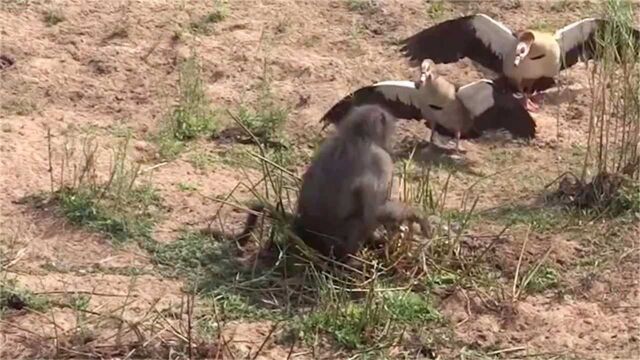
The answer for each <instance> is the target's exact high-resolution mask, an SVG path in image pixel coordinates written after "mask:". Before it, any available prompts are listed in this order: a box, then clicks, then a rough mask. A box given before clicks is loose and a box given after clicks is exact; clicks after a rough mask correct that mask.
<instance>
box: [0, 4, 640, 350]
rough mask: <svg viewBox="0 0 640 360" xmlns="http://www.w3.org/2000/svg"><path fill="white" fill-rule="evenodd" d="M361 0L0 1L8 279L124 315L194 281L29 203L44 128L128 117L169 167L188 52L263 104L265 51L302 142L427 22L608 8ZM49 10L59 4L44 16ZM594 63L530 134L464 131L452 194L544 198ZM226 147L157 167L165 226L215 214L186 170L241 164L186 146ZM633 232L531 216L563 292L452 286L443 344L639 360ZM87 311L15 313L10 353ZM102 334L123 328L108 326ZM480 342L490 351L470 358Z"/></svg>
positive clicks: (414, 127)
mask: <svg viewBox="0 0 640 360" xmlns="http://www.w3.org/2000/svg"><path fill="white" fill-rule="evenodd" d="M355 2H356V1H343V0H322V1H308V0H303V1H298V0H273V1H267V0H255V1H249V0H245V1H239V0H230V1H228V2H227V3H226V5H225V7H226V10H227V12H228V15H227V16H226V17H225V18H224V19H223V20H221V21H219V22H217V23H212V24H208V25H207V26H208V28H209V29H208V31H206V32H200V33H196V32H193V31H189V30H188V26H189V24H190V23H193V22H194V21H197V20H198V19H200V18H202V17H203V16H206V15H207V14H208V13H210V12H211V11H212V10H211V9H212V6H214V5H212V2H211V1H173V0H172V1H168V0H140V1H134V0H129V1H124V0H118V1H93V0H90V1H86V0H75V1H74V0H60V1H19V0H15V1H12V0H2V3H1V4H0V55H7V56H10V57H11V58H12V59H15V64H13V66H11V67H8V68H6V69H0V126H1V129H2V131H1V132H0V168H1V169H2V170H1V171H0V224H1V225H0V243H1V244H2V245H3V249H5V250H6V249H9V250H7V251H9V252H7V253H6V254H9V253H11V254H13V255H12V257H11V259H13V260H15V261H11V263H10V266H5V265H6V262H5V261H4V260H3V277H4V278H11V279H16V281H17V283H18V284H20V286H21V287H23V288H26V289H28V290H30V291H32V292H35V293H42V294H49V295H52V296H54V297H55V296H56V294H60V293H74V292H75V293H77V292H89V293H92V298H91V305H90V309H92V310H93V311H104V310H105V309H110V310H113V311H114V312H118V313H119V316H120V317H128V318H130V319H140V318H142V317H144V315H145V314H146V313H148V312H149V311H151V309H161V308H171V307H172V306H176V304H181V303H182V302H184V299H185V296H186V295H185V293H184V292H183V291H184V284H183V282H182V281H181V280H180V279H177V278H165V277H163V276H161V275H159V274H157V273H156V272H155V271H154V270H153V269H154V264H153V262H152V261H151V260H150V257H149V255H148V254H146V253H145V251H144V250H142V249H140V248H138V247H137V246H135V245H123V246H114V245H113V244H112V243H111V242H110V241H109V240H108V239H107V238H105V237H104V236H102V235H98V234H94V233H91V232H89V231H87V230H83V229H79V228H77V227H75V226H72V225H70V224H68V223H67V222H66V221H65V220H64V219H62V218H60V217H58V216H55V215H53V214H51V213H49V212H42V211H36V210H34V209H33V208H32V207H30V206H27V205H25V204H24V203H23V202H21V201H20V199H21V198H23V197H24V196H28V195H33V194H35V193H38V192H43V191H48V190H49V188H50V173H49V171H48V169H49V163H48V159H49V157H48V142H47V129H50V131H51V134H52V137H53V143H54V144H55V145H56V146H57V147H56V149H58V148H59V146H60V144H61V141H62V134H63V133H64V132H65V131H68V130H69V129H70V128H73V129H88V128H92V129H94V130H95V131H97V133H98V134H99V139H100V144H101V148H102V149H103V150H105V151H108V149H109V148H110V146H112V144H113V142H114V141H115V140H116V139H117V138H118V136H117V133H118V130H119V129H123V128H124V129H130V130H131V131H132V133H133V137H134V144H133V146H132V148H131V152H130V156H131V157H132V158H134V159H136V160H138V161H140V163H141V164H142V166H143V168H148V167H152V166H155V165H157V164H158V162H156V161H155V160H154V157H153V153H154V151H155V149H154V144H153V141H152V140H150V137H149V135H150V134H153V133H154V131H155V130H156V129H157V126H158V122H159V121H160V119H161V118H162V117H163V116H164V115H165V114H166V113H167V111H168V109H169V108H170V107H171V105H172V104H173V103H175V101H176V95H177V88H176V84H177V81H178V68H177V64H178V63H179V62H180V61H181V60H182V59H184V58H186V57H188V56H189V55H190V54H191V51H195V52H196V53H197V56H198V59H199V60H200V62H201V64H202V67H203V81H204V83H205V89H206V94H207V97H208V98H209V99H210V100H211V102H212V105H213V106H214V107H216V108H221V109H224V108H229V109H234V108H235V107H237V106H238V104H242V103H251V102H252V101H255V99H256V98H257V96H258V95H257V94H258V92H259V86H260V79H262V77H263V76H264V68H265V67H264V66H263V64H266V65H267V67H268V69H269V72H270V76H271V81H270V86H271V88H272V91H273V94H274V97H275V100H276V101H278V102H280V103H282V104H285V105H286V106H287V107H288V108H289V109H290V112H289V115H288V120H287V122H286V133H287V134H288V135H290V138H292V139H295V142H296V144H297V145H298V146H306V145H307V144H308V145H309V147H310V148H311V147H312V146H313V144H315V141H316V135H317V134H320V128H321V125H320V124H319V122H318V120H319V119H320V117H321V116H322V115H323V114H324V112H325V111H327V110H328V109H329V108H330V107H331V106H332V105H333V104H334V103H335V102H336V101H338V100H339V99H340V98H341V97H343V96H344V95H346V94H348V93H349V92H351V91H353V90H354V89H356V88H357V87H359V86H363V85H367V84H370V83H372V82H374V81H378V80H391V79H398V80H400V79H413V78H414V77H415V75H416V69H411V68H409V66H408V65H407V63H406V61H405V60H404V59H403V58H402V57H401V56H400V55H399V53H398V47H397V46H396V45H395V43H396V41H397V40H398V39H401V38H403V37H405V36H408V35H410V34H412V33H414V32H416V31H417V30H419V29H421V28H422V27H424V26H427V25H430V24H433V23H436V22H438V21H441V20H444V19H446V18H450V17H453V16H456V15H461V14H467V13H473V12H477V11H482V12H484V13H487V14H489V15H491V16H495V17H496V18H497V19H498V20H500V21H502V22H504V23H505V24H506V25H508V26H509V27H511V28H514V29H520V28H524V27H526V26H536V27H539V28H547V29H555V28H557V27H561V26H564V25H566V24H567V23H569V22H570V21H574V20H578V19H580V18H582V17H587V16H592V15H595V14H598V5H597V3H595V2H544V1H526V0H522V1H477V2H463V1H460V2H445V3H441V5H433V4H431V3H429V2H428V1H422V0H403V1H391V0H389V1H380V3H381V4H380V5H379V6H378V7H376V8H375V10H374V11H370V12H368V11H358V10H354V9H351V8H350V7H351V6H352V5H350V3H355ZM52 11H55V12H57V13H59V14H61V15H62V17H63V20H62V21H60V22H59V23H57V24H54V25H52V24H51V23H50V21H46V20H45V15H46V14H49V13H51V12H52ZM639 22H640V21H639ZM178 33H179V34H181V35H180V36H176V34H178ZM438 70H439V72H441V74H442V75H444V76H447V77H448V78H449V79H450V80H452V81H453V82H455V83H458V84H463V83H465V82H469V81H472V80H476V79H478V78H480V77H482V76H488V75H483V74H482V72H480V70H478V69H477V68H476V67H475V66H474V65H473V64H472V63H471V62H470V61H468V60H464V61H461V62H459V63H456V64H450V65H441V66H438ZM587 74H588V72H587V70H586V68H585V66H584V64H578V65H577V66H575V67H574V68H573V69H571V70H569V71H567V72H566V73H564V74H562V76H561V78H560V82H561V87H560V89H561V90H558V91H555V92H553V91H552V92H550V94H548V95H547V97H546V100H545V104H544V107H543V108H542V110H541V111H540V112H538V113H535V114H534V117H535V119H536V123H537V129H538V138H537V139H536V140H535V141H533V142H532V143H531V144H529V145H522V144H517V143H514V142H510V141H506V140H498V141H464V142H463V144H462V145H463V146H464V147H465V149H466V150H467V155H466V157H467V159H468V162H469V164H470V166H469V167H470V169H471V170H470V171H469V172H458V173H456V175H454V176H453V179H452V185H451V190H450V196H449V197H448V204H447V206H451V207H457V206H458V205H459V203H460V199H462V197H463V195H465V194H467V193H468V189H469V187H470V186H471V185H472V184H474V183H475V182H477V181H479V179H480V178H482V177H486V179H485V180H484V181H482V182H480V183H479V185H478V186H475V187H474V188H473V190H472V191H471V192H472V193H473V194H475V195H480V196H481V198H480V201H479V203H478V209H480V210H486V211H489V210H490V209H494V208H499V207H508V206H511V205H513V204H519V205H526V206H529V205H532V204H533V205H535V204H536V201H537V200H538V198H539V194H540V193H541V192H542V191H543V189H544V186H545V185H546V184H548V183H550V182H551V181H553V180H554V179H555V178H556V177H557V176H559V175H560V174H562V173H563V172H565V171H567V170H570V169H572V170H575V169H579V166H580V162H581V159H582V157H581V156H582V154H583V153H584V149H585V144H586V128H587V121H588V116H589V103H590V95H589V92H588V76H587ZM427 134H428V131H427V130H425V129H424V127H423V126H422V125H420V124H417V123H409V122H403V123H402V130H401V136H402V137H401V138H402V139H405V140H406V139H411V138H413V139H418V140H420V139H423V138H425V137H426V136H427ZM216 146H219V144H216V143H215V142H213V141H208V140H207V139H202V140H198V141H197V142H196V143H195V144H194V145H193V146H192V147H190V150H189V152H187V153H183V154H182V155H181V156H180V157H179V158H178V159H176V160H173V161H171V162H168V163H166V164H164V163H163V164H162V165H161V166H158V167H156V168H155V169H154V170H153V172H152V179H153V184H154V186H155V187H156V188H157V189H158V191H159V194H160V196H161V197H162V198H163V200H164V202H165V203H166V204H169V205H168V209H167V214H165V216H164V217H163V221H162V222H161V223H160V224H158V225H157V226H156V228H155V231H154V237H155V238H156V239H157V240H158V241H161V242H170V241H172V239H175V238H176V237H177V236H178V235H179V233H180V231H181V230H182V229H184V228H185V227H187V228H198V227H203V226H206V224H207V223H208V222H209V221H210V218H211V214H212V212H213V210H212V209H214V207H217V206H218V205H217V204H215V203H213V202H211V201H209V200H207V199H205V198H203V197H201V196H198V195H197V194H195V193H193V192H185V191H180V190H179V189H178V187H179V184H186V183H188V184H194V185H196V186H197V187H198V189H199V190H200V192H201V193H205V194H208V195H210V196H212V197H215V196H223V195H226V194H228V193H229V192H231V191H232V190H233V188H234V187H235V185H236V184H237V183H238V182H239V181H242V180H243V179H244V177H245V176H247V175H246V174H245V173H243V172H240V171H237V170H236V169H234V167H233V166H231V165H228V164H215V166H213V167H212V168H209V169H205V170H202V169H197V168H195V167H194V166H193V165H192V163H191V162H190V161H188V159H189V154H192V153H194V152H198V151H200V152H208V151H214V150H215V149H216ZM57 151H59V150H54V153H55V152H57ZM150 154H151V155H150ZM498 173H499V174H498ZM250 174H251V173H250ZM496 174H498V175H496ZM236 195H238V196H240V197H243V196H245V197H248V194H247V193H246V192H245V193H242V192H240V193H238V194H236ZM533 205H532V206H533ZM239 221H240V218H239V215H233V214H231V215H229V222H230V223H231V224H237V223H238V222H239ZM500 224H501V223H500V222H499V221H498V222H496V223H490V222H487V223H484V224H477V225H476V226H475V227H474V231H476V232H478V233H490V232H497V231H499V227H500ZM584 226H587V225H584ZM232 228H233V226H232ZM525 232H526V228H525V227H524V226H522V227H519V228H516V229H515V230H514V232H513V233H512V234H511V236H510V237H509V238H508V240H506V241H504V242H503V243H500V244H499V246H498V247H497V248H496V250H495V258H496V260H495V261H496V266H500V267H501V268H502V269H508V270H505V273H507V274H512V273H513V269H515V267H516V263H517V261H518V256H519V253H520V249H521V247H522V242H523V239H524V233H525ZM639 234H640V226H639V225H638V223H637V222H635V223H631V224H625V225H620V226H619V227H618V225H615V226H613V227H612V226H610V225H608V224H605V223H603V222H597V223H595V224H594V223H591V224H588V227H583V226H581V225H577V226H567V227H563V228H562V229H556V230H554V231H542V230H540V231H537V230H535V229H534V230H533V232H532V233H531V234H530V238H529V246H528V248H527V251H526V256H527V258H530V259H534V258H536V257H539V256H540V255H541V254H543V253H545V251H547V249H551V250H550V253H549V260H550V262H551V263H552V264H553V265H554V267H555V268H556V269H559V272H560V273H561V274H562V291H559V290H554V291H545V292H542V293H539V294H535V295H533V296H529V297H527V298H526V299H524V300H522V301H520V302H518V303H517V304H514V305H513V306H511V307H508V306H505V305H504V304H497V305H496V306H491V303H492V301H491V300H487V299H484V300H483V297H482V296H480V295H479V294H474V296H470V295H469V294H466V293H465V292H464V291H457V292H454V293H453V294H451V295H449V296H445V297H442V298H441V299H440V301H439V304H438V307H439V309H440V310H441V311H442V313H443V314H444V315H445V316H446V317H447V318H448V319H449V320H450V322H451V323H452V324H457V325H456V326H454V328H453V331H454V334H455V337H456V341H457V342H456V344H459V345H454V346H452V348H449V349H446V350H442V352H441V353H442V354H444V355H442V357H443V358H465V359H468V358H510V357H511V356H512V355H513V356H516V355H522V354H523V352H524V353H526V354H529V355H532V356H537V358H545V359H546V358H557V359H560V358H575V359H613V358H616V359H632V358H640V337H639V334H640V320H639V319H640V310H639V309H640V288H639V281H638V280H639V278H638V265H639V264H640V261H639V260H640V259H639V256H640V254H639V253H638V251H637V250H638V245H639V243H638V241H639V239H640V236H639ZM5 250H3V252H4V251H5ZM3 254H4V253H3ZM585 263H589V264H591V265H589V266H586V265H584V264H585ZM593 264H597V265H593ZM132 269H135V275H132V274H131V271H132ZM125 303H127V304H128V306H126V307H123V304H125ZM123 309H126V311H125V310H123ZM154 311H157V310H154ZM77 321H78V319H77V318H76V317H75V316H74V314H73V313H72V312H70V311H69V309H65V308H56V309H54V310H50V313H46V314H45V313H38V312H36V311H26V310H23V311H17V312H13V313H10V314H9V315H7V316H4V317H3V318H2V319H1V320H0V324H1V325H0V333H2V337H0V358H3V359H4V358H6V359H18V358H34V357H37V356H38V354H40V355H42V354H46V352H44V351H45V350H44V349H45V348H47V347H48V348H54V347H56V346H60V345H59V344H54V343H53V340H50V339H51V337H52V335H53V334H54V333H55V332H65V331H68V330H69V329H71V328H73V327H74V326H75V325H74V324H76V323H77ZM132 321H133V320H132ZM269 324H270V323H269V322H265V321H256V322H255V323H252V322H251V321H248V320H247V321H238V322H236V323H232V324H230V325H229V327H228V328H227V330H225V331H227V332H228V336H227V338H228V339H231V340H230V341H229V343H230V344H231V345H230V346H231V347H232V348H233V349H234V351H235V354H236V355H235V356H237V357H241V356H242V355H240V354H246V353H247V352H251V351H253V352H255V351H256V349H257V348H258V347H261V345H263V342H265V338H267V340H269V339H268V337H269V336H270V334H269V332H270V325H269ZM105 328H107V326H106V325H105ZM105 331H107V330H105ZM109 331H111V330H109ZM129 335H131V334H129ZM96 336H99V337H104V339H106V340H105V342H107V343H108V342H109V341H111V340H108V338H109V334H106V333H105V334H98V335H96ZM44 339H48V340H44ZM43 344H46V345H43ZM38 349H39V350H38ZM469 349H473V350H474V351H475V350H477V351H479V352H478V354H480V353H482V354H483V355H482V356H484V357H482V356H480V355H478V356H477V357H473V356H470V355H467V357H464V355H463V354H464V353H465V351H467V350H469ZM40 351H42V352H40ZM229 351H231V350H229ZM492 352H493V353H492ZM288 354H289V348H288V346H281V345H278V344H277V343H275V342H273V341H271V340H269V341H268V342H267V345H266V346H265V347H264V349H262V351H261V353H260V356H259V357H258V358H264V359H267V358H271V359H282V358H286V357H287V355H288ZM296 354H297V356H296V357H299V358H312V357H321V358H343V356H344V358H346V357H347V356H346V355H340V354H342V353H340V352H337V353H332V352H331V351H329V352H328V353H327V354H325V355H319V354H314V355H311V354H310V353H309V352H308V351H306V349H305V348H304V347H302V348H300V349H296ZM336 354H338V355H336ZM42 356H46V355H42ZM75 356H76V357H79V358H82V357H83V355H82V353H78V354H75ZM235 356H233V357H235ZM123 357H124V356H123ZM228 358H232V356H231V355H229V356H228Z"/></svg>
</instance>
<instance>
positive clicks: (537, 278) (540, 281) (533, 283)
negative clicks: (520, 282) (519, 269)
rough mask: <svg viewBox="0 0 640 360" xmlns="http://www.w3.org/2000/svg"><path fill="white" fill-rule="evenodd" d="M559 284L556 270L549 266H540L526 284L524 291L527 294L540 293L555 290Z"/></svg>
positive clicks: (558, 275)
mask: <svg viewBox="0 0 640 360" xmlns="http://www.w3.org/2000/svg"><path fill="white" fill-rule="evenodd" d="M559 284H560V274H559V273H558V271H557V270H555V269H554V268H552V267H549V266H545V265H543V266H541V267H540V268H538V269H537V271H536V272H535V274H533V276H532V277H531V279H530V280H529V282H527V284H526V286H525V289H526V290H527V292H529V293H531V294H533V293H541V292H544V291H545V290H548V289H553V288H556V287H557V286H558V285H559Z"/></svg>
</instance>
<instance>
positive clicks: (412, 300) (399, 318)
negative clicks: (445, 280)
mask: <svg viewBox="0 0 640 360" xmlns="http://www.w3.org/2000/svg"><path fill="white" fill-rule="evenodd" d="M331 305H332V306H331V307H329V308H326V309H322V310H316V311H314V312H313V313H311V314H310V315H308V316H307V317H305V318H304V319H303V321H302V329H301V332H302V335H303V336H304V337H305V338H307V340H309V339H310V337H311V336H313V335H315V334H316V333H317V332H318V331H321V332H324V333H327V334H329V335H331V336H332V337H333V339H334V340H335V341H336V342H337V343H338V344H340V345H341V346H343V347H345V348H348V349H358V348H362V347H364V346H366V345H372V344H375V342H380V341H383V338H385V337H387V336H394V335H397V334H398V333H399V332H400V329H403V330H406V329H407V328H416V329H417V328H422V327H426V326H429V324H430V323H435V322H438V321H440V320H441V315H440V314H439V313H438V311H437V310H436V309H435V308H434V307H433V305H432V304H431V302H430V301H429V300H428V299H427V298H425V297H423V296H421V295H418V294H414V293H408V294H399V293H392V294H389V295H383V296H378V297H376V298H374V299H373V301H369V302H364V303H363V302H348V303H345V304H337V303H332V304H331ZM392 330H393V331H392Z"/></svg>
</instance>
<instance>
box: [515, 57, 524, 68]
mask: <svg viewBox="0 0 640 360" xmlns="http://www.w3.org/2000/svg"><path fill="white" fill-rule="evenodd" d="M521 60H522V58H521V57H520V55H517V56H516V58H515V60H513V66H515V67H518V65H520V61H521Z"/></svg>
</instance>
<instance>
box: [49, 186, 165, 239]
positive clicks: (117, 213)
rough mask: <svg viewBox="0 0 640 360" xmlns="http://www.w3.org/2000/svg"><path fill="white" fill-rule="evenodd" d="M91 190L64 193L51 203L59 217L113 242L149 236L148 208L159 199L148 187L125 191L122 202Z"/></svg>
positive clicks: (65, 190) (150, 228)
mask: <svg viewBox="0 0 640 360" xmlns="http://www.w3.org/2000/svg"><path fill="white" fill-rule="evenodd" d="M99 196H100V195H99V194H98V193H97V192H96V191H95V190H91V189H87V188H85V189H63V190H61V191H59V192H57V193H56V194H55V196H54V199H55V200H57V201H58V205H59V206H60V210H61V212H62V214H63V215H64V216H65V217H66V218H67V219H69V221H71V222H72V223H74V224H76V225H80V226H83V227H85V228H87V229H90V230H92V231H96V232H100V233H103V234H107V235H109V237H110V238H111V239H112V240H114V241H116V242H125V241H127V240H129V239H134V238H137V237H140V236H148V235H149V234H150V233H151V230H152V228H153V224H154V214H153V212H152V211H151V208H152V207H154V206H157V205H159V203H160V198H159V197H158V196H157V194H156V192H155V191H154V190H153V188H151V187H146V186H145V187H139V188H136V189H132V190H130V191H128V193H127V197H126V198H122V199H115V198H113V197H110V198H107V197H105V198H102V199H99Z"/></svg>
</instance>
